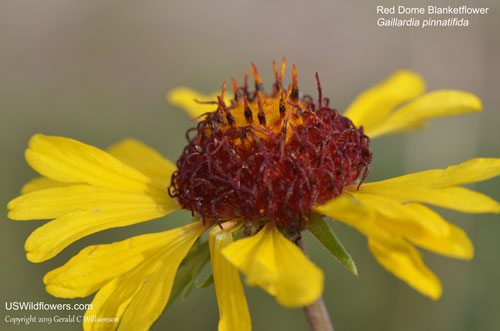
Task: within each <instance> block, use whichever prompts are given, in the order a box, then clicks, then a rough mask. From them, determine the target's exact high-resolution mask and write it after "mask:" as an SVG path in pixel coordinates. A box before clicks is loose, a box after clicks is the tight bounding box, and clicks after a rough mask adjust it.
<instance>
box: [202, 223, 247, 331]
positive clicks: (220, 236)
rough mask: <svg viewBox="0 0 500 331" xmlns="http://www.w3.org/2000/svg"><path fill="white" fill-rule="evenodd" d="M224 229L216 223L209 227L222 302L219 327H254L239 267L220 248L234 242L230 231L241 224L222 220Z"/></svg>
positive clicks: (243, 329)
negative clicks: (234, 265)
mask: <svg viewBox="0 0 500 331" xmlns="http://www.w3.org/2000/svg"><path fill="white" fill-rule="evenodd" d="M222 226H223V228H224V230H221V229H220V227H215V228H214V229H212V231H210V236H209V242H208V243H209V245H210V258H211V262H212V273H213V275H214V282H215V292H216V293H217V303H218V305H219V315H220V319H219V328H218V330H219V331H231V330H241V331H249V330H251V329H252V325H251V322H250V313H249V312H248V306H247V301H246V298H245V292H244V291H243V286H242V285H241V280H240V275H239V274H238V270H237V269H236V268H235V267H233V265H232V264H231V263H229V262H228V261H227V260H226V258H225V257H224V256H223V255H222V253H221V251H222V249H224V248H225V247H227V246H229V245H230V244H231V243H232V242H233V237H232V234H231V232H234V231H236V230H237V229H238V228H239V227H240V226H241V224H238V223H237V222H226V223H223V224H222Z"/></svg>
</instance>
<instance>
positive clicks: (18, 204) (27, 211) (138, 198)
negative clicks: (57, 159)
mask: <svg viewBox="0 0 500 331" xmlns="http://www.w3.org/2000/svg"><path fill="white" fill-rule="evenodd" d="M130 204H132V205H134V206H136V207H140V208H144V207H149V208H154V209H157V210H158V211H161V210H162V209H163V210H164V211H165V213H168V212H170V211H171V210H173V209H178V206H177V204H176V202H175V200H173V199H171V198H170V197H168V196H167V195H166V194H165V195H163V196H148V195H145V194H140V193H133V192H119V191H112V190H109V189H103V188H100V187H95V186H90V185H85V184H76V185H65V186H58V187H53V188H48V189H44V190H38V191H34V192H32V193H28V194H24V195H21V196H20V197H17V198H15V199H13V200H12V201H10V202H9V204H8V205H7V208H8V209H9V214H8V217H9V218H11V219H14V220H33V219H51V218H56V217H59V216H62V215H64V214H67V213H70V212H73V211H77V210H80V211H84V210H85V211H93V212H103V211H107V210H118V209H122V208H127V206H129V205H130Z"/></svg>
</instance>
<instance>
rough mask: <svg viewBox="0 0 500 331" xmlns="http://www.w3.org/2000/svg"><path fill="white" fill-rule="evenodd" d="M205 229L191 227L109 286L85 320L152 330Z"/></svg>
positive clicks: (89, 326)
mask: <svg viewBox="0 0 500 331" xmlns="http://www.w3.org/2000/svg"><path fill="white" fill-rule="evenodd" d="M205 229H206V227H204V226H203V224H202V223H201V222H196V223H193V224H191V225H190V227H189V228H188V229H186V230H185V231H183V233H182V234H180V235H178V236H176V237H172V239H171V240H169V241H165V242H164V247H163V248H161V249H160V250H158V251H157V252H156V253H155V254H153V255H152V256H151V257H150V258H148V259H147V260H145V261H144V262H143V263H141V264H140V265H138V266H137V267H136V268H134V269H133V270H131V271H129V272H128V273H126V274H125V275H123V276H121V277H118V278H115V279H114V280H112V281H111V282H109V283H107V284H106V285H105V286H104V287H103V288H102V289H101V290H100V291H99V292H97V294H96V296H95V297H94V300H93V301H92V307H93V309H92V310H90V309H89V310H87V312H86V314H85V316H86V317H87V318H92V316H96V318H110V317H117V318H118V319H119V329H120V330H137V331H140V330H147V329H149V328H150V326H151V325H152V324H153V323H154V321H155V320H156V319H157V318H158V317H159V316H160V314H161V312H162V311H163V309H164V308H165V306H166V304H167V302H168V298H169V296H170V292H171V290H172V285H173V281H174V277H175V273H176V271H177V269H178V268H179V265H180V263H181V261H182V259H184V257H185V256H186V254H187V252H188V251H189V249H190V248H191V246H192V245H193V243H194V241H195V240H196V239H197V238H198V236H200V235H201V234H202V233H203V231H205ZM83 326H84V329H85V330H109V329H112V328H114V327H116V326H117V324H113V323H99V322H95V323H93V322H89V321H85V322H84V324H83Z"/></svg>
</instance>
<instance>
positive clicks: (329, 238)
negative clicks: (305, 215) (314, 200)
mask: <svg viewBox="0 0 500 331" xmlns="http://www.w3.org/2000/svg"><path fill="white" fill-rule="evenodd" d="M306 227H307V229H308V230H309V231H311V233H312V234H313V235H314V236H315V237H316V239H318V240H319V242H320V243H322V244H323V246H324V247H325V248H326V249H327V250H328V251H329V252H330V253H332V255H333V256H334V257H335V258H336V259H337V260H339V262H340V263H342V264H343V265H344V266H345V267H346V268H347V269H349V270H350V271H351V272H352V273H353V274H354V275H356V276H358V270H357V268H356V264H355V263H354V261H353V259H352V257H351V255H349V253H347V251H346V250H345V248H344V246H342V244H341V243H340V241H339V240H338V239H337V237H336V236H335V234H334V233H333V231H332V230H331V229H330V227H329V226H328V224H326V222H325V220H324V219H323V217H322V216H321V215H319V214H316V213H313V214H311V216H310V222H307V223H306Z"/></svg>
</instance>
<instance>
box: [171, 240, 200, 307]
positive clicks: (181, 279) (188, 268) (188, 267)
mask: <svg viewBox="0 0 500 331" xmlns="http://www.w3.org/2000/svg"><path fill="white" fill-rule="evenodd" d="M209 260H210V250H209V248H208V242H204V243H200V244H196V245H193V247H192V248H191V250H190V251H189V253H188V255H187V256H186V257H185V258H184V260H182V263H181V266H180V268H179V270H178V271H177V274H176V275H175V280H174V285H173V287H172V292H171V293H170V298H169V300H168V304H167V308H168V307H169V306H170V305H171V304H172V303H173V302H174V301H175V299H177V297H178V296H179V295H180V294H181V293H182V291H183V290H184V295H183V297H184V299H186V297H187V296H188V295H189V293H190V292H191V290H192V289H193V286H194V284H195V282H196V278H197V277H198V275H199V274H200V272H201V270H202V269H203V267H204V266H205V264H207V262H208V261H209Z"/></svg>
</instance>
